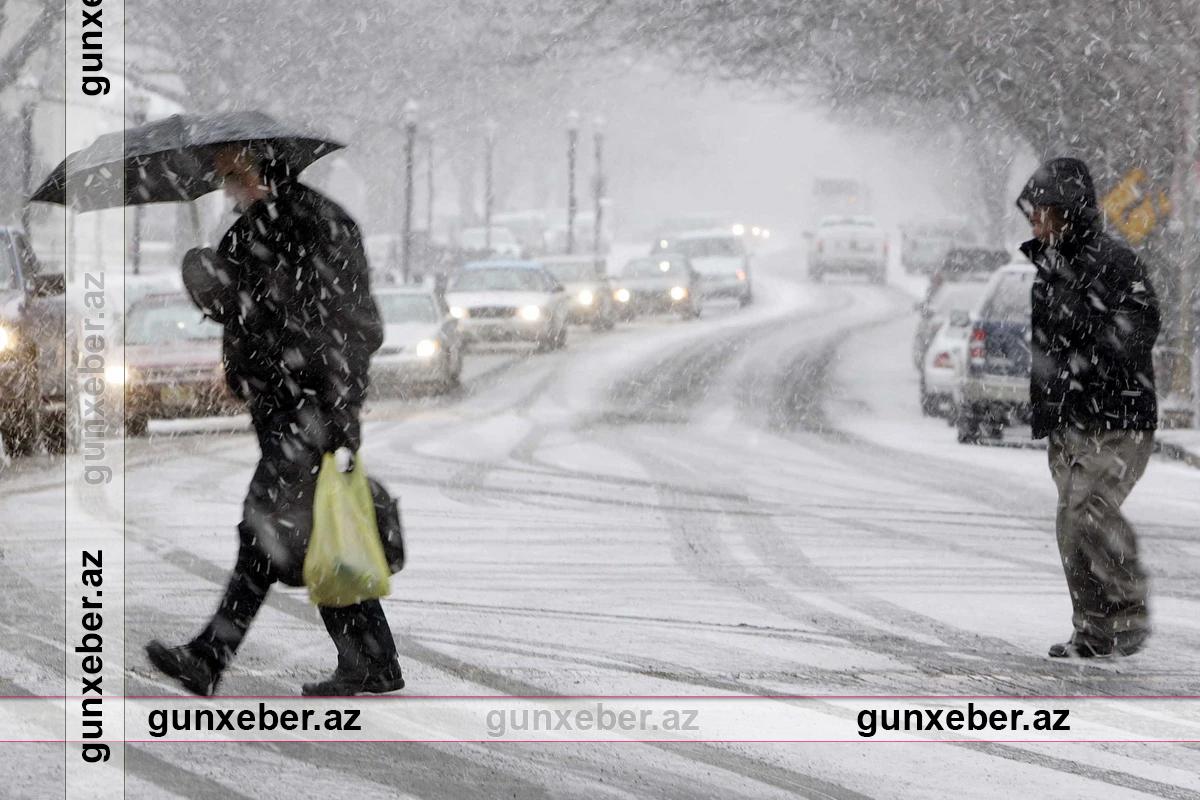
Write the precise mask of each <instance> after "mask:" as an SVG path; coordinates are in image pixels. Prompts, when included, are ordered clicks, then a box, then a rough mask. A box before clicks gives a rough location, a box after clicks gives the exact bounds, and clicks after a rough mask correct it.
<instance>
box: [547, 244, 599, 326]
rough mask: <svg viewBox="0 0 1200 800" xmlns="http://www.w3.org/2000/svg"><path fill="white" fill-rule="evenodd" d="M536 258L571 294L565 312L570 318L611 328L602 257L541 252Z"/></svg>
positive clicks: (579, 322) (573, 320)
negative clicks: (542, 254)
mask: <svg viewBox="0 0 1200 800" xmlns="http://www.w3.org/2000/svg"><path fill="white" fill-rule="evenodd" d="M540 260H541V262H542V265H543V266H545V267H546V270H547V271H548V272H549V273H550V274H551V275H553V276H554V278H555V280H557V281H558V282H559V283H561V284H562V285H563V288H565V289H566V290H567V294H568V295H570V296H571V305H570V307H569V311H568V314H567V319H568V320H569V321H570V322H572V323H575V324H577V325H591V326H592V327H593V328H594V329H596V330H609V329H610V328H612V326H613V323H614V321H615V320H616V314H615V312H614V310H613V296H612V285H611V284H610V283H609V280H608V275H607V274H606V270H605V265H604V260H603V259H599V260H597V259H596V258H594V257H593V256H590V255H588V256H544V257H543V258H541V259H540Z"/></svg>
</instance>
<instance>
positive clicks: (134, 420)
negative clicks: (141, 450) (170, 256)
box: [107, 292, 244, 436]
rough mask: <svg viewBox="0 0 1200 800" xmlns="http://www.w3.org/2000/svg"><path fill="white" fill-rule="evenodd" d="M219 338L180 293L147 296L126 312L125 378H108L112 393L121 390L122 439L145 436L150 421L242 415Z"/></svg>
mask: <svg viewBox="0 0 1200 800" xmlns="http://www.w3.org/2000/svg"><path fill="white" fill-rule="evenodd" d="M221 336H222V329H221V326H220V325H218V324H217V323H215V322H213V321H212V320H210V319H208V318H207V317H205V316H204V315H203V314H201V313H200V311H199V310H197V309H196V307H195V305H193V304H192V301H191V299H190V298H189V297H188V296H187V295H186V294H184V293H182V292H172V293H169V294H151V295H146V296H145V297H143V298H142V299H140V300H138V301H136V302H135V303H134V304H133V305H131V306H130V307H129V311H128V312H127V313H126V314H125V320H124V324H123V325H122V329H121V334H120V338H121V347H122V349H123V355H124V361H125V367H124V372H123V373H122V372H117V371H114V370H113V369H111V368H110V370H109V372H108V374H107V378H108V384H109V385H110V386H111V387H114V388H115V389H116V390H120V389H121V388H123V389H124V394H125V435H126V436H142V435H144V434H145V433H146V429H147V426H148V424H149V422H150V420H151V419H170V418H180V417H211V416H218V415H222V414H236V413H239V412H241V411H243V410H244V404H243V403H242V401H240V400H238V399H237V397H235V396H234V394H233V392H231V391H230V390H229V387H228V386H227V384H226V382H225V370H224V367H223V366H222V364H221ZM113 366H116V365H113Z"/></svg>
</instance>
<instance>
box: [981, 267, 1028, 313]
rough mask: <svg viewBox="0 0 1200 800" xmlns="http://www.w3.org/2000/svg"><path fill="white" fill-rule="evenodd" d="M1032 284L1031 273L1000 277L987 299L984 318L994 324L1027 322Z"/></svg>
mask: <svg viewBox="0 0 1200 800" xmlns="http://www.w3.org/2000/svg"><path fill="white" fill-rule="evenodd" d="M1032 284H1033V273H1032V272H1011V273H1009V274H1007V275H1002V276H1001V277H1000V280H999V281H998V282H997V283H996V287H995V289H993V290H992V294H991V296H990V297H989V298H988V301H987V306H986V307H985V309H984V316H985V317H986V318H987V319H989V320H992V321H994V322H1028V321H1029V315H1030V307H1031V306H1030V299H1029V290H1030V287H1031V286H1032Z"/></svg>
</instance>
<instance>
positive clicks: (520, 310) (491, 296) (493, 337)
mask: <svg viewBox="0 0 1200 800" xmlns="http://www.w3.org/2000/svg"><path fill="white" fill-rule="evenodd" d="M446 302H447V303H448V304H449V306H450V314H451V315H452V316H453V317H454V318H455V319H457V320H458V329H459V331H460V332H461V333H462V335H463V336H464V337H465V338H466V339H467V341H484V342H510V341H525V342H535V343H537V345H538V349H540V350H549V349H552V348H557V347H562V346H563V345H565V344H566V342H567V320H568V315H569V313H570V304H571V297H570V295H568V294H567V291H566V289H564V288H563V285H562V284H561V283H559V282H558V281H557V280H556V279H555V278H554V276H553V275H551V274H550V273H549V272H547V271H546V268H545V267H543V266H542V265H541V264H540V263H538V262H537V261H506V260H500V259H497V260H494V261H474V262H471V263H469V264H467V265H465V266H464V267H463V268H462V269H461V270H459V271H458V272H457V273H456V274H455V275H454V276H453V277H451V278H450V283H449V285H448V286H447V287H446Z"/></svg>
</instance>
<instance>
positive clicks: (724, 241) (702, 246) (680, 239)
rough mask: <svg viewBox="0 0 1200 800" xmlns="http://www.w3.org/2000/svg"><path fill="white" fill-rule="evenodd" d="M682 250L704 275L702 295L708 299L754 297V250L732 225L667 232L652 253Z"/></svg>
mask: <svg viewBox="0 0 1200 800" xmlns="http://www.w3.org/2000/svg"><path fill="white" fill-rule="evenodd" d="M658 253H679V254H680V255H683V256H686V257H687V259H688V261H689V262H690V263H691V265H692V269H694V270H695V271H696V273H697V274H698V275H699V276H700V296H701V297H702V298H704V299H709V298H714V297H729V298H733V299H735V300H737V301H738V304H739V305H742V306H748V305H750V303H751V302H753V301H754V285H753V282H752V280H751V276H750V254H749V253H747V252H746V243H745V241H744V239H743V237H742V235H739V234H736V233H734V232H733V231H732V230H731V229H730V228H716V229H713V230H704V231H688V232H686V233H680V234H678V235H676V236H664V237H662V238H660V239H659V240H658V241H656V242H655V243H654V246H653V247H652V248H651V249H650V254H651V255H656V254H658Z"/></svg>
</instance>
